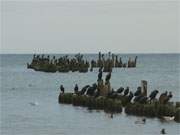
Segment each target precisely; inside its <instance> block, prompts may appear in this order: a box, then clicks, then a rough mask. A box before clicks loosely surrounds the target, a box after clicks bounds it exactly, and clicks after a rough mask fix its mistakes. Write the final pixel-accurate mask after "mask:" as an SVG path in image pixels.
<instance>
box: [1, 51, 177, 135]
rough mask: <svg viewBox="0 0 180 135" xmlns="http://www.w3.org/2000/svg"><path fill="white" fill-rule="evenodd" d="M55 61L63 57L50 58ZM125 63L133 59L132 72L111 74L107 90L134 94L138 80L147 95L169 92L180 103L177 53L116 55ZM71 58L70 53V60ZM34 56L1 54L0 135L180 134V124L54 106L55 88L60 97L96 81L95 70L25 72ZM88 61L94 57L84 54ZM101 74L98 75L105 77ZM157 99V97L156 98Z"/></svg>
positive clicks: (118, 70) (173, 99)
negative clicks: (62, 89) (127, 90)
mask: <svg viewBox="0 0 180 135" xmlns="http://www.w3.org/2000/svg"><path fill="white" fill-rule="evenodd" d="M53 55H55V56H56V57H60V56H63V55H64V54H50V56H53ZM118 55H119V56H121V57H122V60H123V61H124V62H125V61H127V60H128V58H129V57H131V58H134V57H135V56H138V60H137V67H136V68H116V69H113V72H112V77H111V80H110V82H111V86H112V88H113V89H114V90H116V89H118V88H119V87H121V86H122V87H127V86H129V87H130V90H131V91H133V92H134V91H136V89H137V87H138V86H140V85H141V80H146V81H147V82H148V86H147V89H148V94H150V92H151V91H152V90H155V89H157V90H159V92H160V93H162V92H165V91H171V92H172V93H173V98H172V99H171V101H173V102H176V101H180V54H118ZM72 56H73V55H72V54H70V57H72ZM32 57H33V54H1V55H0V61H1V63H0V79H1V80H0V134H1V135H158V134H161V133H160V131H161V129H163V128H164V129H165V131H166V133H167V134H169V135H178V134H180V124H179V123H176V122H175V121H164V120H162V119H159V118H146V123H145V124H142V123H141V122H139V123H138V122H137V121H140V120H141V119H142V117H137V116H132V115H127V114H125V113H124V112H122V113H120V114H114V115H113V118H111V117H110V114H108V113H105V112H104V111H103V110H89V109H87V108H84V107H74V106H72V105H65V104H59V103H58V96H59V93H60V90H59V86H60V85H61V84H63V85H64V87H65V92H73V88H74V86H75V84H76V83H77V84H78V85H79V88H82V87H83V86H85V85H87V84H89V85H91V84H93V83H96V82H97V75H98V69H95V70H94V71H93V72H88V73H79V72H69V73H59V72H56V73H45V72H39V71H34V70H32V69H27V63H30V62H31V60H32ZM84 58H85V59H87V60H89V61H90V60H91V59H97V58H98V55H97V54H84ZM105 76H106V73H104V74H103V78H105ZM160 93H159V94H158V95H157V97H158V96H159V95H160Z"/></svg>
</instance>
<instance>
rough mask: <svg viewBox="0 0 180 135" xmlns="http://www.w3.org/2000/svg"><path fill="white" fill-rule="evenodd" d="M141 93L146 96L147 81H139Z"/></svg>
mask: <svg viewBox="0 0 180 135" xmlns="http://www.w3.org/2000/svg"><path fill="white" fill-rule="evenodd" d="M141 93H142V95H143V96H147V81H145V80H142V81H141Z"/></svg>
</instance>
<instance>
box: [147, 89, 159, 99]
mask: <svg viewBox="0 0 180 135" xmlns="http://www.w3.org/2000/svg"><path fill="white" fill-rule="evenodd" d="M158 93H159V91H158V90H154V91H152V92H151V94H150V95H149V98H150V101H152V100H153V99H155V98H156V95H157V94H158Z"/></svg>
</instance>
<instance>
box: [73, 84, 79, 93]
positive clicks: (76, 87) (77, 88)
mask: <svg viewBox="0 0 180 135" xmlns="http://www.w3.org/2000/svg"><path fill="white" fill-rule="evenodd" d="M78 90H79V87H78V85H77V84H76V85H75V87H74V93H76V94H77V93H78Z"/></svg>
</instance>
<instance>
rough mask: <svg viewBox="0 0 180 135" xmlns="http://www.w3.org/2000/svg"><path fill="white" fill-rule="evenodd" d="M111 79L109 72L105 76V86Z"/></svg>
mask: <svg viewBox="0 0 180 135" xmlns="http://www.w3.org/2000/svg"><path fill="white" fill-rule="evenodd" d="M110 79H111V72H109V73H108V74H107V75H106V79H105V80H106V84H108V82H109V80H110Z"/></svg>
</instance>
